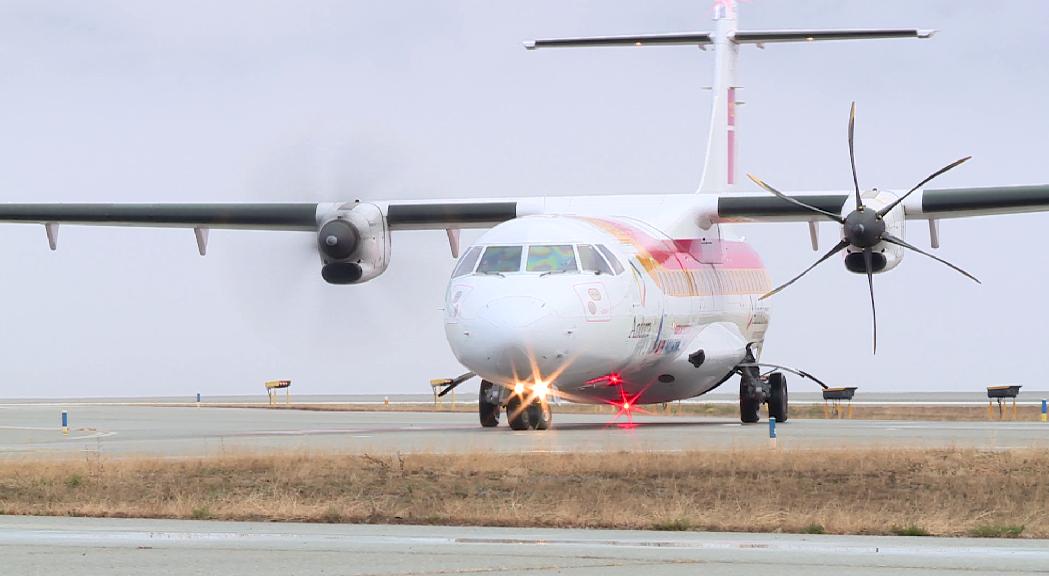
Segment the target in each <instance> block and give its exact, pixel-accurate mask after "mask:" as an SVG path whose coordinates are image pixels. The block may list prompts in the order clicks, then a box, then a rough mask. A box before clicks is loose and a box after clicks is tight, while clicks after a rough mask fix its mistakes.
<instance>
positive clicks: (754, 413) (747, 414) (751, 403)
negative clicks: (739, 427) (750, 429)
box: [739, 383, 761, 424]
mask: <svg viewBox="0 0 1049 576" xmlns="http://www.w3.org/2000/svg"><path fill="white" fill-rule="evenodd" d="M759 410H761V402H760V401H759V400H757V399H756V398H753V397H752V396H751V395H750V394H749V390H747V387H746V386H744V385H743V384H742V383H740V386H739V419H740V421H742V422H743V423H744V424H754V423H755V422H757V421H758V420H760V419H761V416H760V415H759V414H758V411H759Z"/></svg>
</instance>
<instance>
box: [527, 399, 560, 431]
mask: <svg viewBox="0 0 1049 576" xmlns="http://www.w3.org/2000/svg"><path fill="white" fill-rule="evenodd" d="M528 423H529V424H530V425H531V426H532V427H533V428H535V429H536V430H549V429H550V425H551V424H553V423H554V411H553V410H551V409H550V403H549V402H547V401H545V400H540V399H538V398H536V399H535V400H533V401H532V403H531V404H529V406H528Z"/></svg>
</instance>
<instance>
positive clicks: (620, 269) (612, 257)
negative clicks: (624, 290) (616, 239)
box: [597, 244, 623, 276]
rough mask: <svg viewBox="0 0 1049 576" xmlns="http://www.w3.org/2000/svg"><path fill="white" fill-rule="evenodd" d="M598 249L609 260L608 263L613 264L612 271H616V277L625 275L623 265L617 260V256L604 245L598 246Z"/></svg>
mask: <svg viewBox="0 0 1049 576" xmlns="http://www.w3.org/2000/svg"><path fill="white" fill-rule="evenodd" d="M597 249H598V250H600V251H601V253H602V254H604V255H605V258H607V259H608V263H609V264H611V265H612V269H613V270H615V271H616V276H619V275H620V274H622V273H623V265H622V264H620V263H619V259H618V258H616V255H615V254H613V253H612V251H611V250H609V249H608V248H607V247H606V246H605V245H604V244H598V245H597Z"/></svg>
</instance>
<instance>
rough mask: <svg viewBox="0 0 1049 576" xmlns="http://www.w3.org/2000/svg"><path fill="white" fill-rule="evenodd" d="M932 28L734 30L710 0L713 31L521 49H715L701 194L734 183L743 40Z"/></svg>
mask: <svg viewBox="0 0 1049 576" xmlns="http://www.w3.org/2000/svg"><path fill="white" fill-rule="evenodd" d="M934 33H935V31H934V30H921V29H916V28H906V29H876V30H767V31H755V32H747V31H738V30H737V18H736V0H714V32H712V33H705V32H685V33H679V34H642V35H636V36H603V37H590V38H559V39H548V40H530V41H527V42H525V43H524V45H525V48H527V49H529V50H535V49H537V48H557V47H562V48H570V47H588V46H681V45H689V46H698V47H699V48H700V49H702V50H706V47H707V46H713V47H714V58H715V60H714V85H713V87H712V96H713V98H712V102H711V110H710V134H709V135H708V137H707V152H706V159H705V160H704V162H703V176H702V178H701V180H700V184H699V190H698V192H699V193H700V194H719V193H724V192H730V191H733V190H734V189H735V186H736V172H737V165H738V162H737V158H738V155H737V150H738V146H739V141H738V139H737V138H736V104H737V101H736V89H737V88H738V84H737V83H736V63H737V61H738V59H739V46H740V45H741V44H755V45H757V46H758V48H764V47H765V44H773V43H782V42H813V41H819V40H870V39H877V38H930V37H932V35H933V34H934Z"/></svg>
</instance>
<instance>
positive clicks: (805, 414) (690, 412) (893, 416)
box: [164, 402, 1042, 422]
mask: <svg viewBox="0 0 1049 576" xmlns="http://www.w3.org/2000/svg"><path fill="white" fill-rule="evenodd" d="M164 406H182V407H191V406H194V404H189V403H186V404H165V405H164ZM205 406H207V407H209V408H257V409H263V410H308V411H316V412H470V413H475V412H477V404H463V403H459V404H456V405H454V406H453V405H452V404H451V403H450V402H445V403H442V404H440V405H438V406H436V407H435V406H434V405H433V404H428V403H419V404H394V405H390V406H384V405H382V404H352V403H346V404H308V403H302V404H274V405H272V406H269V405H267V404H223V403H214V404H205ZM642 408H643V409H644V410H645V412H646V413H649V414H653V415H658V416H710V417H719V418H739V406H737V405H735V404H703V403H689V404H668V405H667V407H666V408H665V409H664V408H663V407H662V406H661V405H651V406H642ZM554 410H555V412H557V413H559V414H615V413H616V411H617V408H616V407H613V406H605V405H589V404H562V405H559V406H557V407H555V409H554ZM841 410H842V411H843V412H844V410H845V406H844V405H843V406H842V407H841ZM1041 411H1042V409H1041V407H1040V406H1031V405H1023V406H1017V407H1016V417H1015V418H1013V415H1012V409H1011V408H1010V409H1008V410H1006V411H1004V413H1003V416H1002V417H999V415H998V408H997V407H995V408H994V410H993V411H992V416H991V417H990V418H988V416H987V406H986V405H984V406H968V405H962V406H922V405H906V404H903V405H900V404H854V405H853V407H852V418H853V419H855V420H917V421H928V422H951V421H958V422H961V421H966V422H972V421H999V420H1006V421H1012V420H1015V421H1017V422H1037V421H1039V419H1040V417H1041ZM830 416H831V418H841V417H844V413H843V414H838V415H834V414H831V415H830ZM790 417H791V418H795V419H814V418H824V409H823V406H822V405H817V404H791V406H790Z"/></svg>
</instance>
